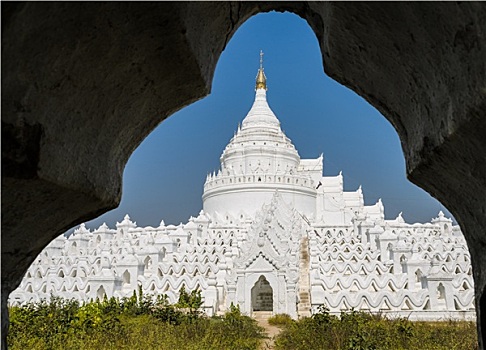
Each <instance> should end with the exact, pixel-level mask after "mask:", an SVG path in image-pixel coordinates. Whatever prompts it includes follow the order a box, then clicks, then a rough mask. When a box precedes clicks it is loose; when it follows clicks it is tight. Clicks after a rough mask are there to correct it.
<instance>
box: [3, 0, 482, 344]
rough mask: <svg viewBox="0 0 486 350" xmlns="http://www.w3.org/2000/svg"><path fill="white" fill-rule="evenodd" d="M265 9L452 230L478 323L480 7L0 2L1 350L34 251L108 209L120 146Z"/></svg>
mask: <svg viewBox="0 0 486 350" xmlns="http://www.w3.org/2000/svg"><path fill="white" fill-rule="evenodd" d="M270 10H277V11H292V12H294V13H296V14H298V15H300V16H301V17H303V18H304V19H306V20H307V22H308V23H309V25H310V26H311V28H312V29H313V30H314V32H315V33H316V36H317V38H318V41H319V43H320V47H321V50H322V56H323V62H324V67H325V71H326V73H327V74H328V75H329V76H331V77H332V78H334V79H335V80H336V81H338V82H340V83H342V84H344V85H346V86H348V87H349V88H351V89H353V90H354V91H356V92H357V93H358V94H359V95H361V96H362V97H364V98H365V99H366V100H367V101H369V102H370V103H371V104H372V105H374V106H375V107H376V108H378V109H379V110H380V111H381V112H382V114H383V115H384V116H385V117H386V118H387V119H388V120H389V121H390V122H391V123H392V124H393V126H394V127H395V129H396V130H397V132H398V134H399V136H400V139H401V142H402V147H403V152H404V155H405V159H406V164H407V172H408V177H409V179H410V180H411V181H413V182H414V183H416V184H417V185H419V186H421V187H422V188H424V189H425V190H427V191H428V192H429V193H431V194H432V195H433V196H435V197H436V198H437V199H439V200H440V201H441V202H442V203H443V204H444V205H445V206H447V208H448V209H449V210H451V211H452V212H453V213H454V216H455V217H456V218H457V220H458V221H459V223H460V225H461V227H462V230H463V232H464V233H465V235H466V239H467V240H468V244H469V248H470V251H471V255H472V259H473V267H474V277H475V284H476V300H477V302H476V305H477V312H478V320H482V319H483V318H484V319H486V316H485V315H483V314H482V313H481V309H483V312H484V313H486V309H484V307H486V302H485V301H484V300H486V299H484V298H482V295H483V291H484V289H485V287H486V257H485V254H482V253H483V252H484V251H485V250H484V248H483V247H484V246H485V245H486V235H485V234H484V228H485V227H486V122H485V120H486V115H485V111H486V37H485V36H486V6H485V4H484V3H480V2H466V3H449V2H448V3H435V2H434V3H419V4H418V3H374V2H371V3H345V2H336V3H329V2H327V3H320V2H309V3H307V2H294V3H277V2H265V3H251V2H242V3H238V2H231V3H229V2H218V3H211V2H203V3H196V2H183V3H177V2H176V3H174V2H156V3H123V2H122V3H91V2H88V3H35V2H30V3H6V2H2V275H1V276H2V348H4V347H6V343H5V337H6V327H7V324H8V315H7V308H6V301H7V298H8V294H9V293H10V292H11V291H12V290H13V289H15V288H16V287H17V286H18V284H19V283H20V281H21V279H22V277H23V275H24V273H25V271H26V269H27V268H28V266H29V265H30V264H31V262H32V261H33V260H34V259H35V257H36V256H37V254H38V253H39V252H40V251H41V250H42V249H43V248H44V247H45V246H46V245H47V244H48V242H49V241H50V240H52V239H53V238H54V237H56V236H57V235H59V234H61V233H62V232H64V231H66V230H67V229H69V228H70V227H72V226H74V225H76V224H79V223H80V222H83V221H85V220H89V219H91V218H94V217H96V216H98V215H100V214H101V213H103V212H105V211H107V210H109V209H111V208H114V207H116V206H117V205H118V203H119V201H120V198H121V176H122V172H123V168H124V166H125V163H126V161H127V160H128V157H129V156H130V154H131V153H132V152H133V150H134V149H135V148H136V147H137V146H138V145H139V143H140V142H141V141H142V140H143V139H144V138H145V137H146V136H147V135H148V133H150V131H151V130H153V128H155V126H157V125H158V124H159V123H160V122H161V121H162V120H164V119H165V118H166V117H168V116H169V115H171V114H172V113H174V112H175V111H177V110H178V109H180V108H182V107H184V106H186V105H188V104H190V103H192V102H194V101H196V100H197V99H200V98H202V97H204V96H205V95H207V94H208V93H209V92H210V89H211V82H212V77H213V73H214V69H215V65H216V63H217V60H218V58H219V55H220V54H221V52H222V50H223V49H224V48H225V46H226V44H227V43H228V41H229V40H230V39H231V37H232V35H233V34H234V33H235V31H236V30H237V29H238V27H239V26H240V25H241V24H242V23H244V21H245V20H246V19H248V18H249V17H251V16H252V15H254V14H256V13H259V12H265V11H270ZM485 298H486V297H485ZM478 328H479V330H481V325H480V324H479V325H478ZM482 336H484V335H481V333H480V341H481V342H482V343H484V341H482V339H481V338H482Z"/></svg>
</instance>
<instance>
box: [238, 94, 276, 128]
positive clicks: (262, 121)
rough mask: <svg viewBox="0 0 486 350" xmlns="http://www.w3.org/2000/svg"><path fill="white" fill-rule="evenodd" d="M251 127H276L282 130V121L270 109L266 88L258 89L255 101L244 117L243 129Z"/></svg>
mask: <svg viewBox="0 0 486 350" xmlns="http://www.w3.org/2000/svg"><path fill="white" fill-rule="evenodd" d="M250 128H265V129H267V130H268V129H275V131H280V122H279V120H278V119H277V117H276V116H275V114H274V113H273V111H272V110H271V109H270V106H269V105H268V102H267V91H266V90H265V89H264V88H259V89H257V90H256V94H255V101H254V102H253V106H252V107H251V109H250V111H249V112H248V114H247V115H246V117H245V119H243V122H242V125H241V130H246V129H250Z"/></svg>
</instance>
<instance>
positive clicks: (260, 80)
mask: <svg viewBox="0 0 486 350" xmlns="http://www.w3.org/2000/svg"><path fill="white" fill-rule="evenodd" d="M255 89H265V90H266V89H267V77H266V76H265V73H264V72H263V51H261V50H260V69H259V70H258V74H257V77H256V86H255Z"/></svg>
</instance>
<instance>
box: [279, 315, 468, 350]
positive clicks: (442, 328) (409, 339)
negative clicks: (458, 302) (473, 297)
mask: <svg viewBox="0 0 486 350" xmlns="http://www.w3.org/2000/svg"><path fill="white" fill-rule="evenodd" d="M275 348H276V349H278V350H287V349H288V350H299V349H329V350H333V349H336V350H337V349H339V350H343V349H347V350H381V349H382V350H385V349H386V350H388V349H395V350H401V349H410V350H412V349H416V350H419V349H420V350H446V349H456V350H462V349H464V350H466V349H467V350H471V349H478V344H477V335H476V328H475V323H474V322H465V321H449V322H433V323H432V322H412V321H409V320H407V319H403V318H398V319H387V318H386V317H384V316H383V315H380V314H371V313H367V312H358V311H355V310H351V311H349V312H343V313H341V315H340V317H336V316H333V315H330V314H329V311H328V309H326V308H325V307H321V308H320V309H319V311H318V312H317V313H316V314H314V315H312V317H305V318H302V319H300V320H298V321H294V322H293V323H292V324H291V325H290V326H287V327H285V328H284V329H283V330H282V332H281V333H280V334H279V335H277V337H276V339H275Z"/></svg>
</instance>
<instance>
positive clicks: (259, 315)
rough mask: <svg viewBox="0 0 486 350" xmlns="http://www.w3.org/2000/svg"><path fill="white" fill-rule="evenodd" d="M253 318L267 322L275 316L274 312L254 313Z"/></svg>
mask: <svg viewBox="0 0 486 350" xmlns="http://www.w3.org/2000/svg"><path fill="white" fill-rule="evenodd" d="M252 316H253V318H254V319H256V320H265V319H268V318H270V317H272V316H273V312H272V311H253V312H252Z"/></svg>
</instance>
